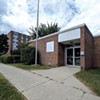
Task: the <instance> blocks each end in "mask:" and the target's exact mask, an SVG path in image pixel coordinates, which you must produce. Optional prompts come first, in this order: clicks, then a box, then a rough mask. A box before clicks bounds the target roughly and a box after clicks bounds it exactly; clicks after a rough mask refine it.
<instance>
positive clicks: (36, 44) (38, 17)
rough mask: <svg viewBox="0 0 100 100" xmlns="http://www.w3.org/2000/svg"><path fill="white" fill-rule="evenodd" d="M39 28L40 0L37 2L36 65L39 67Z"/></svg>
mask: <svg viewBox="0 0 100 100" xmlns="http://www.w3.org/2000/svg"><path fill="white" fill-rule="evenodd" d="M38 27H39V0H38V2H37V30H36V50H35V65H37V50H38Z"/></svg>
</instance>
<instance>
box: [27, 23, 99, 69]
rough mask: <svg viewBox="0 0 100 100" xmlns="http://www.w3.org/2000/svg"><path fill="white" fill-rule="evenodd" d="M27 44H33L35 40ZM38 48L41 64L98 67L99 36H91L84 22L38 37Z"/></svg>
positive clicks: (85, 67)
mask: <svg viewBox="0 0 100 100" xmlns="http://www.w3.org/2000/svg"><path fill="white" fill-rule="evenodd" d="M29 46H35V40H31V41H29ZM38 50H39V53H40V56H39V63H40V64H43V65H51V66H73V67H80V68H81V69H82V70H87V69H91V68H92V67H100V36H97V37H93V35H92V34H91V32H90V30H89V29H88V27H87V26H86V25H85V24H81V25H78V26H75V27H72V28H69V29H67V30H64V31H61V32H56V33H54V34H50V35H47V36H44V37H41V38H39V39H38Z"/></svg>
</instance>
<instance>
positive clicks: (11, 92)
mask: <svg viewBox="0 0 100 100" xmlns="http://www.w3.org/2000/svg"><path fill="white" fill-rule="evenodd" d="M0 100H27V99H26V98H25V97H24V96H23V95H22V94H21V93H20V92H19V91H18V90H17V89H16V88H15V87H13V86H12V85H11V83H10V82H9V81H8V80H7V79H6V78H5V77H4V76H3V75H2V74H1V73H0Z"/></svg>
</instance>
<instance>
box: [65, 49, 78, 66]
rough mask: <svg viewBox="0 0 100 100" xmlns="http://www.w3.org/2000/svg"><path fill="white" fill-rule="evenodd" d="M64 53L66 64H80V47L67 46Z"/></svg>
mask: <svg viewBox="0 0 100 100" xmlns="http://www.w3.org/2000/svg"><path fill="white" fill-rule="evenodd" d="M65 54H66V56H65V57H66V58H65V63H66V65H74V66H75V65H76V66H79V65H80V47H71V48H67V49H66V52H65Z"/></svg>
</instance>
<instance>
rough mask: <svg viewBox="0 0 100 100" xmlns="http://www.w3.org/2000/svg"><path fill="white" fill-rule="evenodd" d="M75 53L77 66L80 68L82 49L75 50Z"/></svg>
mask: <svg viewBox="0 0 100 100" xmlns="http://www.w3.org/2000/svg"><path fill="white" fill-rule="evenodd" d="M74 52H75V56H74V57H75V58H74V61H75V65H77V66H79V65H80V48H75V49H74Z"/></svg>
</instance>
